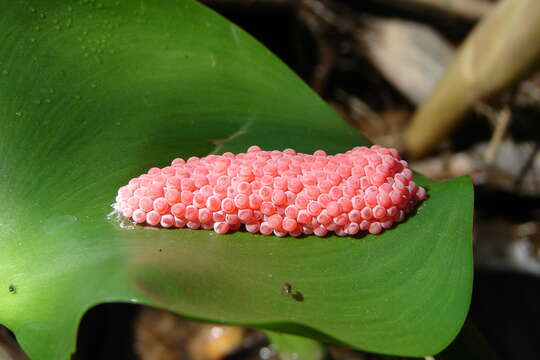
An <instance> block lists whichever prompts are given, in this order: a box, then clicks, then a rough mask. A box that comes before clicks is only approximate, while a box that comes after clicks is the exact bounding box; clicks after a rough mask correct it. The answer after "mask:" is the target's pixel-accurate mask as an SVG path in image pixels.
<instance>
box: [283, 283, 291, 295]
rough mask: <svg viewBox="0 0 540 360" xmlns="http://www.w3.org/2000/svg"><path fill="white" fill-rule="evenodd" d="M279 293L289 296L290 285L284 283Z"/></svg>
mask: <svg viewBox="0 0 540 360" xmlns="http://www.w3.org/2000/svg"><path fill="white" fill-rule="evenodd" d="M281 291H282V292H283V293H284V294H290V293H291V291H292V285H291V284H289V283H288V282H286V283H284V284H283V288H282V289H281Z"/></svg>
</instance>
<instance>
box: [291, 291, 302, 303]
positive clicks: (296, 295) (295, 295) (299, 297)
mask: <svg viewBox="0 0 540 360" xmlns="http://www.w3.org/2000/svg"><path fill="white" fill-rule="evenodd" d="M291 297H292V298H293V299H294V300H296V301H304V295H302V293H301V292H300V291H295V292H294V293H292V294H291Z"/></svg>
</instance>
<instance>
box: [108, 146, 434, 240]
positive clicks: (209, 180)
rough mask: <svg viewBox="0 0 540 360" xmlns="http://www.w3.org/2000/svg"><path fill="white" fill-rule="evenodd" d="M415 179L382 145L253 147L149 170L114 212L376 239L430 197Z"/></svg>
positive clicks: (143, 220)
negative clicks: (340, 150) (330, 151)
mask: <svg viewBox="0 0 540 360" xmlns="http://www.w3.org/2000/svg"><path fill="white" fill-rule="evenodd" d="M412 177H413V173H412V171H411V170H410V169H409V168H408V166H407V162H406V161H405V160H401V158H400V156H399V154H398V152H397V150H395V149H387V148H384V147H381V146H378V145H373V146H371V147H365V146H362V147H355V148H354V149H352V150H350V151H347V152H346V153H344V154H336V155H327V154H326V152H324V151H323V150H317V151H315V152H314V153H313V154H301V153H297V152H296V151H294V150H292V149H286V150H284V151H277V150H274V151H264V150H261V148H260V147H258V146H251V147H250V148H249V149H248V151H247V153H240V154H237V155H235V154H232V153H230V152H227V153H225V154H223V155H208V156H206V157H203V158H198V157H191V158H189V159H188V160H187V161H185V160H183V159H180V158H177V159H174V160H173V162H172V163H171V165H170V166H166V167H164V168H163V169H159V168H156V167H155V168H151V169H150V170H149V171H148V172H147V173H146V174H143V175H141V176H139V177H136V178H134V179H131V180H130V181H129V183H128V184H127V185H126V186H122V187H121V188H120V189H119V190H118V196H117V197H116V203H115V204H114V205H113V206H114V209H115V210H116V211H117V212H118V213H120V214H122V216H124V217H126V218H129V219H131V220H132V221H133V222H135V223H137V224H142V225H149V226H156V227H158V226H160V227H164V228H183V227H187V228H190V229H200V228H202V229H213V230H214V231H215V232H216V233H218V234H226V233H228V232H229V231H232V230H239V229H240V228H242V227H243V228H244V229H245V230H247V231H249V232H251V233H261V234H264V235H271V234H274V235H277V236H286V235H291V236H300V235H303V234H305V235H311V234H315V235H317V236H325V235H327V234H328V233H330V232H334V233H335V234H336V235H338V236H348V235H355V234H357V233H359V232H361V231H368V232H370V233H371V234H379V233H380V232H381V231H383V230H384V229H389V228H390V227H392V226H393V224H394V223H396V222H400V221H403V219H404V218H405V214H407V213H409V212H411V211H412V210H413V209H414V207H415V205H416V204H417V203H418V202H419V201H422V200H424V199H425V198H426V190H425V189H424V188H422V187H419V186H417V185H416V184H415V183H414V181H413V180H412Z"/></svg>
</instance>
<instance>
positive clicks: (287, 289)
mask: <svg viewBox="0 0 540 360" xmlns="http://www.w3.org/2000/svg"><path fill="white" fill-rule="evenodd" d="M281 292H282V293H284V294H287V295H289V296H290V297H291V298H292V299H293V300H295V301H304V295H302V293H301V292H300V291H298V290H293V287H292V285H291V284H290V283H288V282H286V283H283V287H282V289H281Z"/></svg>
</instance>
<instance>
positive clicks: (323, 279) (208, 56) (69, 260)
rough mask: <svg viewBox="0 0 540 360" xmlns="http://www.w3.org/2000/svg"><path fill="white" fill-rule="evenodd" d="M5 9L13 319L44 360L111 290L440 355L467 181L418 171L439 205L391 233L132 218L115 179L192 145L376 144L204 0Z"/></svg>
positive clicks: (201, 315) (4, 311)
mask: <svg viewBox="0 0 540 360" xmlns="http://www.w3.org/2000/svg"><path fill="white" fill-rule="evenodd" d="M0 4H1V5H0V9H1V10H2V17H0V44H2V47H1V49H0V204H2V207H1V208H0V274H2V275H1V277H0V323H2V324H5V325H6V326H8V327H9V328H10V329H11V330H12V331H14V333H15V334H16V335H17V337H18V339H19V341H20V342H21V344H22V345H23V347H24V348H25V350H26V351H27V352H28V353H29V355H30V356H31V358H32V359H61V358H68V356H69V353H70V352H71V351H73V350H74V344H75V337H76V333H77V326H78V322H79V320H80V318H81V316H82V315H83V313H84V312H85V311H86V310H87V309H88V308H90V307H92V306H93V305H95V304H99V303H103V302H110V301H127V302H135V303H144V304H150V305H154V306H159V307H162V308H166V309H169V310H172V311H175V312H178V313H180V314H183V315H186V316H190V317H193V318H198V319H202V320H208V321H218V322H227V323H233V324H245V325H249V326H259V327H262V328H267V329H274V330H279V331H282V332H290V333H294V334H298V335H303V336H313V337H316V338H318V339H322V340H326V341H332V342H337V343H343V344H348V345H351V346H353V347H357V348H361V349H365V350H369V351H375V352H381V353H389V354H400V355H426V354H432V353H436V352H438V351H440V350H441V349H442V348H444V347H445V346H446V345H448V343H450V341H451V340H452V338H453V337H454V336H455V335H456V334H457V333H458V331H459V328H460V327H461V325H462V323H463V320H464V318H465V314H466V313H467V309H468V305H469V299H470V292H471V277H472V260H471V218H472V191H471V185H470V181H469V180H468V179H465V178H460V179H454V180H451V181H447V182H440V183H438V182H433V181H429V180H423V181H421V182H422V183H423V184H424V185H426V186H427V187H428V188H429V199H428V200H427V201H425V202H424V203H423V204H422V205H421V206H420V207H419V209H418V211H417V214H415V215H414V216H411V217H410V218H409V219H408V220H407V221H406V222H405V223H403V224H400V225H399V226H398V227H397V228H395V229H393V230H390V231H386V232H385V233H384V234H382V235H379V236H364V237H358V238H336V237H329V238H323V239H321V238H316V237H305V238H301V239H292V238H281V239H280V238H276V237H265V236H257V235H251V234H247V233H243V232H239V233H235V234H231V235H226V236H218V235H216V234H214V233H213V232H211V231H203V230H201V231H193V230H184V229H181V230H165V229H162V230H157V229H152V228H142V227H137V228H130V227H125V226H124V227H122V226H120V223H119V222H118V221H117V220H116V219H114V218H111V217H109V216H108V214H109V212H110V210H111V208H110V204H111V203H112V202H113V201H114V197H115V195H116V190H117V188H118V187H119V186H121V185H124V184H125V183H127V181H128V180H129V179H130V178H132V177H134V176H137V175H139V174H140V173H142V172H144V171H146V170H147V169H148V168H149V167H151V166H164V165H165V164H167V163H169V162H170V161H171V160H172V159H173V158H175V157H177V156H181V157H189V156H203V155H205V154H208V153H212V152H215V153H220V152H224V151H234V152H240V151H244V150H245V149H246V148H247V146H248V145H250V144H258V145H260V146H262V147H263V148H265V149H284V148H287V147H293V148H295V149H297V150H298V151H301V152H309V151H314V150H316V149H318V148H322V149H325V150H326V151H328V152H329V153H335V152H341V151H345V150H347V149H349V148H351V147H353V146H355V145H358V144H367V140H365V139H364V138H363V137H361V136H360V135H358V134H357V133H356V132H355V131H354V130H353V129H351V128H350V127H349V126H347V125H346V124H345V123H344V122H343V121H342V120H341V119H339V118H338V116H337V115H336V114H335V113H333V112H332V111H331V110H330V109H329V108H328V107H327V106H326V105H325V104H324V102H323V101H322V100H320V99H319V98H318V97H317V96H316V95H315V94H314V93H313V92H312V91H311V90H310V89H309V88H308V87H307V86H306V85H305V84H303V83H302V82H301V81H300V80H299V79H298V78H297V77H296V76H295V75H294V74H293V73H292V72H291V71H290V70H288V69H287V68H286V67H285V66H284V65H283V64H282V63H281V62H280V61H279V60H277V59H276V58H275V57H274V56H273V55H272V54H271V53H269V51H268V50H266V49H265V48H264V47H262V46H261V45H259V44H258V43H257V42H256V41H255V40H254V39H252V38H251V37H250V36H248V35H247V34H245V33H244V32H243V31H241V30H240V29H239V28H237V27H236V26H234V25H232V24H230V23H229V22H227V21H226V20H225V19H223V18H221V17H220V16H219V15H217V14H215V13H213V12H211V11H210V10H208V9H206V8H204V7H203V6H201V5H199V4H197V3H195V2H193V1H188V0H182V1H180V0H178V1H170V0H153V1H141V2H132V1H125V2H118V1H116V2H115V1H103V2H96V1H92V0H80V1H67V0H66V1H60V0H46V1H43V0H41V1H38V0H32V1H29V0H21V1H8V0H0ZM284 282H290V283H291V284H292V285H293V286H294V287H295V289H297V290H298V291H300V292H301V293H302V295H303V301H297V300H295V299H291V298H290V297H289V296H286V295H284V294H282V292H281V288H282V284H283V283H284Z"/></svg>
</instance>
